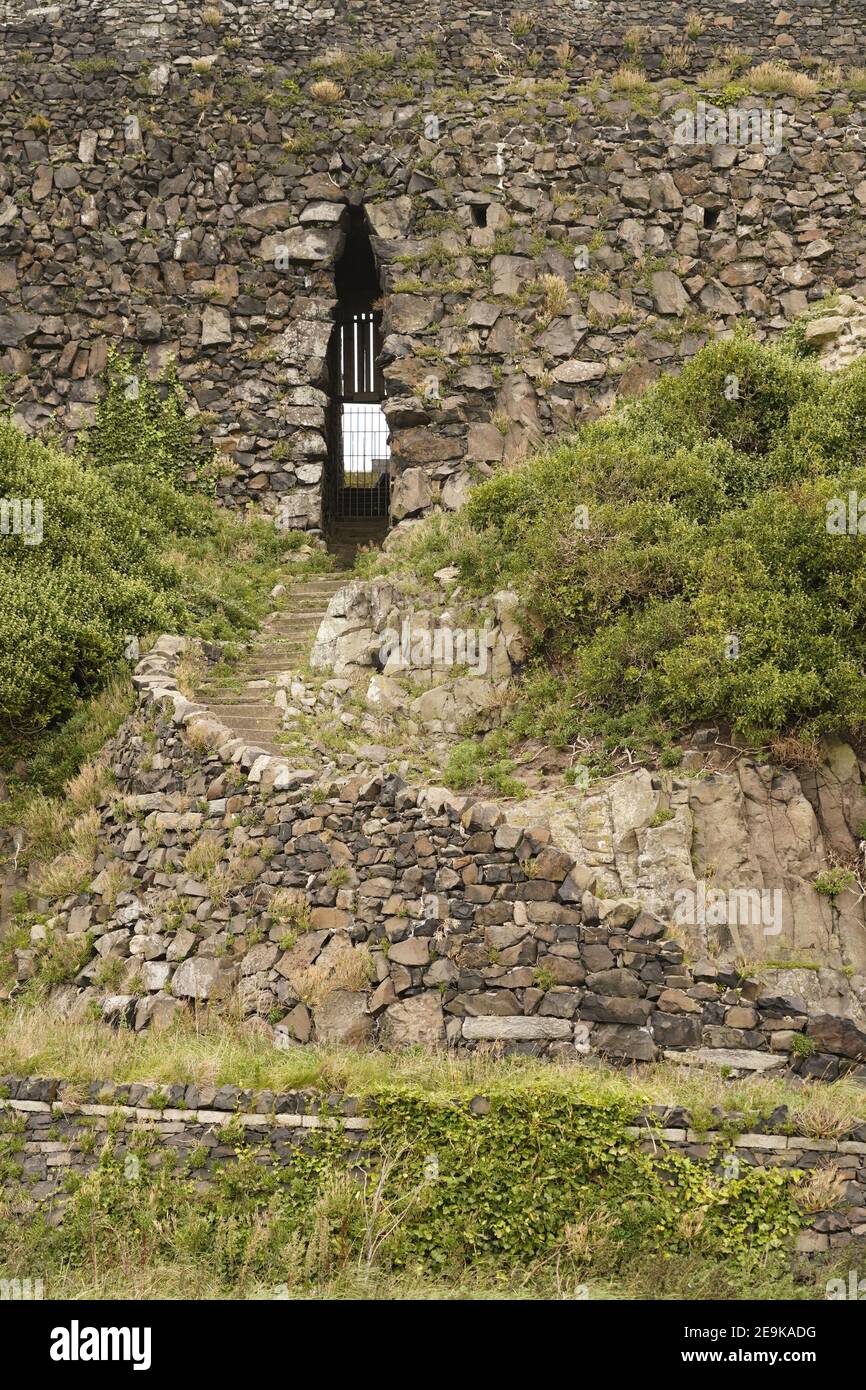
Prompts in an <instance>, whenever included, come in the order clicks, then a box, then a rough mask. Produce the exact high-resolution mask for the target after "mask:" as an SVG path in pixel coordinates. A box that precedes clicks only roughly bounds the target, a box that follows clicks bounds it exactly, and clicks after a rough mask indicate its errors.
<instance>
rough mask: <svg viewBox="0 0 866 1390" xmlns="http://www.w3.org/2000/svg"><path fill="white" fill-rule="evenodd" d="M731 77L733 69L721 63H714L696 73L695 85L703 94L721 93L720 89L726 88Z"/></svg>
mask: <svg viewBox="0 0 866 1390" xmlns="http://www.w3.org/2000/svg"><path fill="white" fill-rule="evenodd" d="M733 76H734V70H733V68H731V67H729V66H727V65H725V64H722V63H715V64H713V65H712V66H711V67H708V68H705V69H704V71H703V72H699V73H698V76H697V85H698V86H699V87H700V88H701V90H702V91H704V92H718V91H721V89H722V87H726V86H727V84H728V83H729V82H730V81H731V80H732V79H733Z"/></svg>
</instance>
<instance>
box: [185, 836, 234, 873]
mask: <svg viewBox="0 0 866 1390" xmlns="http://www.w3.org/2000/svg"><path fill="white" fill-rule="evenodd" d="M224 853H225V845H224V842H223V837H222V835H217V834H216V833H215V832H214V831H205V833H204V835H202V837H201V839H199V840H197V841H196V843H195V844H194V845H192V846H191V847H190V848H189V849H188V850H187V852H186V859H185V860H184V865H183V866H184V869H185V870H186V872H187V873H189V874H192V876H193V878H207V877H208V876H209V875H210V874H212V873H213V871H214V869H215V868H216V866H217V864H218V863H219V862H220V860H221V859H222V857H223V854H224Z"/></svg>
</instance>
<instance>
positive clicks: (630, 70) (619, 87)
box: [610, 63, 649, 92]
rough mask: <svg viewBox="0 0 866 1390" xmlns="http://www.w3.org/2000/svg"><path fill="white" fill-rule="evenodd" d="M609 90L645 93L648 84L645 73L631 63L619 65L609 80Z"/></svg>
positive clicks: (647, 89)
mask: <svg viewBox="0 0 866 1390" xmlns="http://www.w3.org/2000/svg"><path fill="white" fill-rule="evenodd" d="M610 86H611V90H612V91H614V92H647V91H649V83H648V82H647V79H646V73H645V72H644V71H643V70H642V69H641V68H638V67H635V65H634V64H633V63H621V64H620V66H619V67H618V68H617V70H616V72H615V73H613V74H612V76H611V79H610Z"/></svg>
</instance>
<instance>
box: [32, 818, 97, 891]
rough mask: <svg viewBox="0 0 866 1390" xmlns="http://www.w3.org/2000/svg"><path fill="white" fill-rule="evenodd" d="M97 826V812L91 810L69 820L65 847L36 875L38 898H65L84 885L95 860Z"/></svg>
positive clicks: (91, 871) (80, 889)
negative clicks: (70, 824) (66, 847)
mask: <svg viewBox="0 0 866 1390" xmlns="http://www.w3.org/2000/svg"><path fill="white" fill-rule="evenodd" d="M99 825H100V817H99V812H98V811H95V810H91V811H85V812H84V813H83V815H80V816H78V818H77V819H76V820H74V821H73V822H72V826H71V827H70V830H69V837H68V840H69V848H68V849H67V850H65V851H64V852H63V853H62V854H59V855H57V857H56V858H55V859H53V860H52V861H51V862H50V863H49V864H46V865H45V866H44V867H43V868H42V869H40V870H39V872H38V873H37V875H36V882H35V889H36V892H37V893H38V894H39V896H40V897H43V898H48V899H50V900H52V901H53V900H54V899H56V898H66V897H68V896H69V895H70V894H72V893H80V892H82V890H83V889H84V888H85V887H86V886H87V882H88V880H89V879H90V877H91V875H92V873H93V863H94V860H95V859H96V850H97V841H98V835H99Z"/></svg>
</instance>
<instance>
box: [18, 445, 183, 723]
mask: <svg viewBox="0 0 866 1390" xmlns="http://www.w3.org/2000/svg"><path fill="white" fill-rule="evenodd" d="M0 495H2V496H3V497H6V498H29V499H34V500H35V499H38V500H39V501H40V502H41V504H42V508H43V513H42V518H43V519H42V530H43V535H42V541H41V543H40V544H35V545H27V544H25V543H24V539H23V537H21V536H16V535H6V536H3V537H2V539H0V613H2V618H0V623H2V631H3V639H4V640H3V642H2V643H0V726H3V725H7V726H12V725H21V724H26V725H30V726H32V727H45V726H47V725H49V724H52V723H53V722H55V721H56V720H57V719H58V718H59V717H61V716H62V715H64V714H66V713H68V712H69V710H70V709H71V708H72V706H73V704H74V702H75V698H76V695H77V694H78V693H81V692H85V691H88V690H91V689H93V688H94V687H95V686H96V685H97V684H98V683H99V680H100V677H101V676H102V674H103V672H104V671H105V670H106V668H107V667H108V666H109V665H110V664H111V663H112V662H114V661H116V660H117V658H118V657H119V656H120V655H121V654H122V652H123V649H124V645H125V641H126V638H127V636H128V635H132V634H143V633H146V632H152V631H154V630H157V629H161V630H170V629H172V628H174V627H176V626H177V624H178V622H179V620H180V618H181V615H182V613H183V604H182V601H181V597H180V593H179V590H178V584H177V578H176V576H175V575H173V572H172V570H171V569H170V568H169V567H168V566H166V565H165V564H164V563H163V562H162V561H161V560H160V558H159V552H160V549H161V546H162V544H163V534H164V531H165V530H166V529H183V528H184V527H186V528H189V529H191V528H192V526H193V525H194V519H193V517H192V516H191V515H189V514H188V513H186V512H185V509H184V503H183V499H181V498H180V497H179V496H178V495H177V494H174V493H173V492H172V490H171V489H170V488H169V487H168V486H167V485H166V484H160V483H159V482H158V480H156V479H151V480H149V481H147V482H143V485H142V486H141V487H140V488H128V489H126V488H120V487H118V486H116V485H115V484H114V483H113V482H111V481H109V479H108V478H106V477H103V476H100V474H98V473H97V472H95V471H93V470H90V469H86V468H84V467H82V465H81V464H80V463H78V462H76V461H75V460H74V459H72V458H69V457H68V456H67V455H65V454H63V453H62V452H61V451H60V450H59V449H56V448H54V447H52V446H49V445H45V444H42V443H40V442H39V441H37V440H32V439H26V438H25V437H24V435H22V434H21V433H20V432H19V431H18V430H16V429H15V428H14V427H13V426H12V424H11V423H10V422H9V421H8V420H0Z"/></svg>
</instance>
